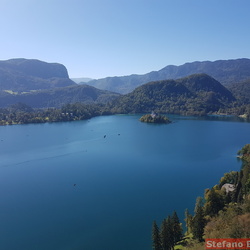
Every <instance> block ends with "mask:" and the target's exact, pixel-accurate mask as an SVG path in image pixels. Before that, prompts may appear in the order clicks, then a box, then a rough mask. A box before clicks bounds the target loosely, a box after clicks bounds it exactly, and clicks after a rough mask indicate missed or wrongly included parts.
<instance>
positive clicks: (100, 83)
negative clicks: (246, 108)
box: [88, 58, 250, 94]
mask: <svg viewBox="0 0 250 250" xmlns="http://www.w3.org/2000/svg"><path fill="white" fill-rule="evenodd" d="M198 73H205V74H208V75H210V76H212V77H213V78H215V79H216V80H217V81H219V82H220V83H222V84H223V85H225V86H226V85H228V84H230V83H233V82H239V81H243V80H247V79H250V59H247V58H241V59H230V60H217V61H201V62H200V61H196V62H189V63H185V64H183V65H180V66H175V65H168V66H166V67H164V68H162V69H160V70H159V71H151V72H149V73H147V74H143V75H136V74H132V75H129V76H120V77H119V76H115V77H106V78H102V79H97V80H92V81H90V82H88V84H89V85H91V86H94V87H96V88H99V89H106V90H109V91H113V92H118V93H121V94H127V93H129V92H131V91H133V90H134V89H135V88H136V87H138V86H140V85H142V84H144V83H147V82H151V81H158V80H166V79H178V78H182V77H185V76H188V75H192V74H198Z"/></svg>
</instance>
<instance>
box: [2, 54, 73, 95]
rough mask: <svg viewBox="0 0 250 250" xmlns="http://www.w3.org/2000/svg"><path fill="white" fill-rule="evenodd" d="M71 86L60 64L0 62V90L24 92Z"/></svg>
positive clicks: (30, 60)
mask: <svg viewBox="0 0 250 250" xmlns="http://www.w3.org/2000/svg"><path fill="white" fill-rule="evenodd" d="M71 85H76V83H75V82H73V81H72V80H70V79H69V75H68V71H67V69H66V67H65V66H64V65H62V64H59V63H47V62H43V61H40V60H37V59H25V58H14V59H9V60H5V61H0V90H12V91H18V92H25V91H31V90H39V89H51V88H56V87H66V86H71Z"/></svg>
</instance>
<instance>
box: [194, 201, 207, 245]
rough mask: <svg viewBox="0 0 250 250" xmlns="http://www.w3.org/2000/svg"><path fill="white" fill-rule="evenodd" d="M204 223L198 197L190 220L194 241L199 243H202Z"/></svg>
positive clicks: (201, 204) (202, 209) (201, 203)
mask: <svg viewBox="0 0 250 250" xmlns="http://www.w3.org/2000/svg"><path fill="white" fill-rule="evenodd" d="M205 222H206V221H205V218H204V208H203V201H202V198H201V197H198V198H197V199H196V205H195V215H194V217H193V220H192V232H193V237H194V239H197V240H198V241H200V242H202V241H203V233H204V227H205Z"/></svg>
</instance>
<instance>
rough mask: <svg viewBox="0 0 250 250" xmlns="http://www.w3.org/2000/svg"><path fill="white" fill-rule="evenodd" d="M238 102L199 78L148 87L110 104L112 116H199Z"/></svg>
mask: <svg viewBox="0 0 250 250" xmlns="http://www.w3.org/2000/svg"><path fill="white" fill-rule="evenodd" d="M234 101H235V98H234V96H233V95H232V93H231V92H230V91H229V90H228V89H226V88H225V87H224V86H223V85H222V84H220V83H219V82H218V81H216V80H215V79H214V78H212V77H210V76H208V75H206V74H195V75H191V76H188V77H185V78H181V79H177V80H162V81H154V82H150V83H147V84H144V85H142V86H140V87H138V88H136V89H135V90H134V91H132V92H131V93H129V94H126V95H124V96H121V97H119V98H118V99H116V100H114V101H113V102H112V104H110V107H109V108H110V109H111V111H112V112H114V113H115V112H117V113H148V112H151V111H152V110H153V111H156V112H160V113H173V114H185V115H187V114H198V115H203V114H206V113H209V112H215V111H218V110H219V109H220V108H223V107H228V106H230V104H231V103H232V102H234Z"/></svg>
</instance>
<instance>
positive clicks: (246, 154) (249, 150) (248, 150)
mask: <svg viewBox="0 0 250 250" xmlns="http://www.w3.org/2000/svg"><path fill="white" fill-rule="evenodd" d="M238 155H239V156H240V158H241V159H242V160H243V161H245V162H247V163H250V144H246V145H245V146H244V147H243V148H242V149H241V150H239V151H238Z"/></svg>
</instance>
